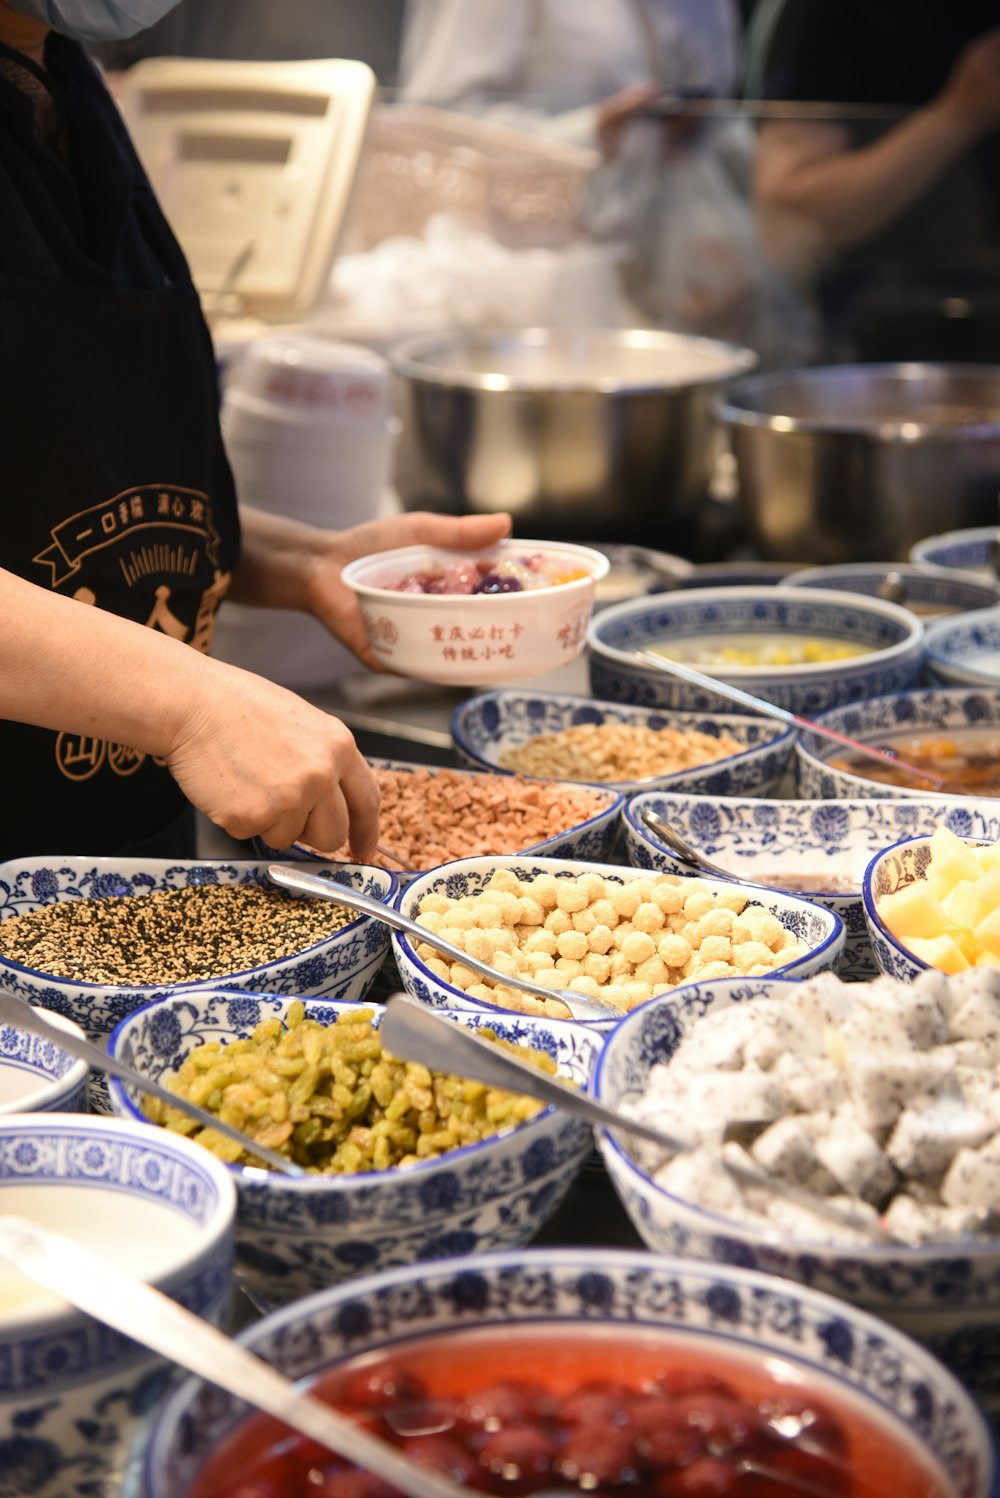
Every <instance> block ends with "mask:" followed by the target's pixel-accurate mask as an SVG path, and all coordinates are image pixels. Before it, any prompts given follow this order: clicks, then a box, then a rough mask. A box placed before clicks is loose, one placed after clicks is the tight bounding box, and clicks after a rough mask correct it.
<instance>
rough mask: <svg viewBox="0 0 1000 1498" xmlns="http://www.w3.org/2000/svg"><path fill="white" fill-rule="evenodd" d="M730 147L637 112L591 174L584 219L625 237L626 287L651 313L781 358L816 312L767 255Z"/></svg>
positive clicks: (600, 231)
mask: <svg viewBox="0 0 1000 1498" xmlns="http://www.w3.org/2000/svg"><path fill="white" fill-rule="evenodd" d="M727 153H728V154H729V155H731V154H732V141H731V140H729V139H728V138H727V137H726V136H725V135H723V134H721V133H718V132H716V131H714V130H711V129H709V130H704V131H701V132H699V133H698V134H697V135H696V136H695V137H694V139H691V140H684V141H681V142H671V141H670V140H669V138H668V139H667V140H666V141H665V137H664V132H663V127H662V124H660V123H659V122H657V121H637V122H635V123H634V124H633V125H632V126H631V128H630V129H629V130H628V131H626V132H625V134H624V136H623V139H622V144H621V148H620V150H619V152H618V154H617V156H616V157H615V158H614V159H613V160H612V161H610V162H608V163H606V164H605V165H603V166H602V167H600V168H599V169H598V170H597V171H596V172H595V173H594V174H593V176H592V178H591V182H590V188H589V192H588V195H587V200H586V204H585V219H586V225H587V229H588V232H589V233H590V235H591V236H592V237H593V238H594V239H597V240H615V241H617V242H618V243H619V244H620V246H621V253H622V274H623V279H624V285H625V289H626V291H627V293H628V295H629V297H630V298H631V299H632V301H633V302H634V303H635V304H636V306H637V307H638V308H639V309H640V311H641V312H642V314H643V315H644V316H645V317H646V318H647V319H648V320H649V321H650V322H651V323H653V324H654V325H657V326H660V327H668V328H672V329H676V330H678V331H680V332H684V333H697V334H705V335H708V336H711V337H716V338H724V339H727V340H729V341H731V342H737V343H743V344H749V345H750V346H751V347H753V348H755V349H756V350H757V352H758V353H759V354H761V355H762V356H763V357H764V358H765V359H767V360H768V361H769V362H771V361H776V362H783V360H784V359H785V358H787V357H788V356H789V355H790V354H791V353H792V352H793V351H794V353H796V354H798V353H799V352H801V351H804V349H805V348H807V347H808V346H809V344H810V342H811V337H812V334H811V323H810V318H809V315H808V313H807V311H806V309H805V307H804V306H803V305H800V304H799V303H798V301H797V298H796V296H795V292H794V289H793V288H792V287H790V286H788V285H787V284H785V283H784V282H782V281H781V280H780V279H779V278H778V277H776V276H775V275H774V274H773V273H772V271H771V269H770V267H769V266H768V265H767V263H766V261H765V258H764V254H763V251H762V248H761V245H760V239H759V235H758V231H757V223H756V219H755V217H754V213H753V210H752V208H751V206H750V203H749V202H748V201H747V198H746V197H745V196H743V195H741V193H740V192H739V190H738V189H737V187H736V184H735V179H734V176H733V173H732V170H731V169H730V166H729V165H728V164H727V161H726V160H724V156H725V155H726V154H727ZM741 175H742V173H741Z"/></svg>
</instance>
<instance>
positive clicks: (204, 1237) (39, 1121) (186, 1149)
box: [0, 1113, 237, 1326]
mask: <svg viewBox="0 0 1000 1498" xmlns="http://www.w3.org/2000/svg"><path fill="white" fill-rule="evenodd" d="M150 1128H151V1126H150V1125H149V1124H148V1123H139V1122H135V1121H133V1120H131V1119H125V1118H111V1117H109V1116H108V1115H107V1114H104V1113H5V1114H3V1115H2V1116H0V1136H2V1135H4V1134H13V1135H14V1136H15V1138H17V1139H31V1138H33V1137H34V1138H37V1137H38V1136H39V1135H43V1134H50V1133H62V1134H65V1133H66V1132H67V1130H73V1131H76V1130H79V1131H80V1133H81V1134H82V1135H83V1136H84V1137H86V1136H87V1135H88V1134H96V1135H107V1134H108V1133H109V1132H110V1133H111V1134H112V1135H114V1134H120V1135H121V1136H122V1137H123V1138H126V1139H129V1140H130V1141H131V1142H132V1143H134V1144H138V1145H143V1146H145V1147H147V1148H151V1149H153V1148H161V1149H163V1150H164V1151H165V1152H166V1153H169V1152H170V1151H172V1150H173V1151H176V1152H177V1153H178V1154H179V1155H180V1156H181V1157H182V1158H186V1160H187V1163H188V1164H189V1165H191V1166H192V1167H194V1168H197V1169H198V1170H201V1171H202V1172H203V1174H204V1175H206V1176H207V1177H209V1178H210V1179H211V1182H212V1186H213V1188H214V1190H215V1197H216V1199H215V1203H214V1205H213V1207H212V1209H211V1215H210V1217H208V1218H207V1219H206V1221H205V1222H204V1223H203V1224H202V1225H200V1226H199V1227H197V1242H195V1241H194V1237H195V1225H194V1224H192V1235H191V1237H190V1238H189V1240H188V1243H187V1245H186V1248H185V1253H184V1256H183V1257H182V1258H181V1259H180V1260H179V1261H177V1262H176V1263H174V1264H173V1265H172V1266H171V1267H170V1268H169V1269H166V1270H164V1271H163V1272H162V1273H161V1274H159V1275H157V1276H156V1277H155V1278H152V1279H150V1281H149V1283H150V1284H152V1285H160V1284H164V1283H169V1282H170V1281H172V1280H174V1279H175V1277H176V1276H177V1274H178V1273H180V1272H182V1271H183V1268H184V1266H185V1265H188V1264H190V1263H194V1262H197V1261H198V1260H199V1259H203V1258H205V1257H206V1256H207V1255H208V1254H209V1253H210V1252H214V1251H215V1248H216V1247H217V1245H218V1244H219V1242H220V1241H221V1240H223V1239H224V1238H226V1237H227V1236H228V1234H229V1233H230V1232H231V1230H232V1228H233V1224H234V1223H235V1221H236V1210H237V1208H236V1184H235V1182H234V1180H233V1178H232V1176H231V1174H230V1172H229V1171H228V1170H227V1169H226V1167H225V1165H223V1163H222V1161H221V1160H219V1159H218V1158H217V1157H216V1156H215V1155H213V1154H212V1153H211V1151H210V1150H206V1149H204V1148H203V1147H202V1146H201V1145H200V1144H195V1143H194V1141H193V1140H191V1139H186V1138H184V1137H183V1136H182V1135H180V1134H167V1133H166V1131H165V1130H159V1131H157V1134H156V1135H154V1136H153V1138H152V1139H151V1138H150ZM160 1135H162V1136H163V1137H162V1139H161V1138H160ZM58 1184H59V1182H58V1181H57V1182H56V1185H58ZM82 1189H84V1190H86V1189H88V1188H87V1187H86V1186H84V1187H83V1188H82ZM93 1189H94V1190H95V1191H98V1192H99V1191H101V1190H107V1189H108V1188H107V1187H106V1186H105V1185H103V1183H102V1182H100V1181H98V1182H95V1183H94V1185H93ZM2 1205H3V1187H2V1185H0V1207H2ZM68 1314H69V1315H72V1316H74V1317H78V1316H81V1315H82V1314H83V1313H82V1312H80V1311H75V1310H70V1311H69V1312H67V1309H66V1307H65V1305H60V1304H56V1305H53V1306H51V1307H46V1306H44V1305H41V1306H39V1309H38V1311H37V1312H35V1311H34V1310H32V1314H31V1321H32V1323H34V1322H36V1321H37V1322H39V1323H43V1324H45V1325H46V1326H47V1325H48V1323H49V1322H53V1321H59V1320H63V1319H65V1318H66V1316H67V1315H68Z"/></svg>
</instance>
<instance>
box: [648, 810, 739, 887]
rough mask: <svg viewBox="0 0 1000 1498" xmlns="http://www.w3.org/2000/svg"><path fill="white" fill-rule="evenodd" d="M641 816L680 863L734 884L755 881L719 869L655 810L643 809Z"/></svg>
mask: <svg viewBox="0 0 1000 1498" xmlns="http://www.w3.org/2000/svg"><path fill="white" fill-rule="evenodd" d="M641 816H642V820H643V822H644V823H645V825H646V826H647V827H648V828H649V830H650V832H652V833H653V835H654V836H655V837H658V838H659V839H660V842H661V843H666V845H667V847H668V848H671V849H672V850H673V852H674V853H676V854H677V857H678V858H679V859H680V860H681V862H682V863H687V864H690V865H691V867H692V868H693V869H701V871H702V872H703V873H705V874H710V875H711V876H712V878H713V879H725V880H727V881H728V882H730V883H734V884H753V883H754V882H755V881H754V880H752V879H744V878H742V877H741V876H740V875H739V874H733V873H730V871H729V870H728V869H721V868H720V867H719V865H718V864H717V863H713V862H712V861H711V859H710V858H706V857H705V855H704V853H699V851H698V849H697V848H693V847H692V846H691V844H690V843H689V842H687V841H686V839H685V838H683V837H681V835H680V833H679V832H678V831H677V829H676V828H675V827H671V825H670V823H669V822H665V821H664V820H663V818H662V817H658V816H657V815H656V812H655V811H644V812H642V813H641Z"/></svg>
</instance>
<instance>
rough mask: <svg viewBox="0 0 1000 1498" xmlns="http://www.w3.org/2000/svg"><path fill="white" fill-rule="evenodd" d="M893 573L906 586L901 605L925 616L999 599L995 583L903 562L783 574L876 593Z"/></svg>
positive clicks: (802, 583)
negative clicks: (888, 575)
mask: <svg viewBox="0 0 1000 1498" xmlns="http://www.w3.org/2000/svg"><path fill="white" fill-rule="evenodd" d="M890 572H891V573H895V574H896V575H897V576H898V577H899V578H900V580H901V582H902V585H903V588H904V590H905V593H904V597H903V600H902V602H903V605H904V607H906V608H908V609H910V610H911V611H912V612H913V613H914V614H920V615H921V616H922V617H923V618H924V619H929V618H930V617H931V616H935V615H941V614H958V613H964V612H967V611H968V610H970V609H988V608H992V607H993V606H994V604H997V603H1000V587H997V586H996V584H995V583H991V582H987V581H986V579H985V577H984V578H983V580H982V581H979V580H977V579H976V578H971V577H963V576H961V575H960V574H958V573H956V572H951V571H948V572H945V571H935V572H932V571H930V570H929V569H928V568H926V567H919V566H917V565H916V563H913V562H911V563H906V562H844V563H842V564H841V565H840V566H836V567H807V568H805V569H804V570H803V571H801V572H791V573H789V575H788V576H787V577H786V578H785V586H786V587H789V588H836V589H837V591H838V592H841V593H865V594H867V595H868V596H869V597H878V596H879V594H878V589H879V587H880V586H881V585H882V583H883V582H884V581H885V578H886V576H887V574H889V573H890Z"/></svg>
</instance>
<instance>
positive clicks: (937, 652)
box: [924, 602, 1000, 687]
mask: <svg viewBox="0 0 1000 1498" xmlns="http://www.w3.org/2000/svg"><path fill="white" fill-rule="evenodd" d="M924 670H925V671H926V673H927V676H928V679H929V680H930V681H931V682H940V683H941V684H942V685H944V686H970V687H978V686H984V687H1000V602H998V603H997V604H996V605H995V606H993V607H991V608H987V609H977V610H976V611H975V612H974V613H971V614H960V615H958V616H957V617H956V618H954V619H940V620H938V621H937V622H936V623H934V624H931V625H929V626H928V629H927V654H926V656H925V657H924Z"/></svg>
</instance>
